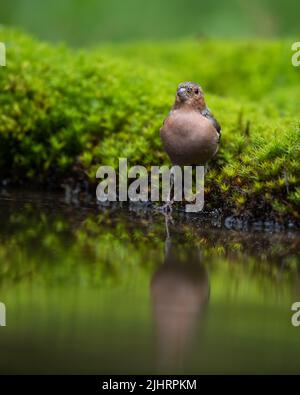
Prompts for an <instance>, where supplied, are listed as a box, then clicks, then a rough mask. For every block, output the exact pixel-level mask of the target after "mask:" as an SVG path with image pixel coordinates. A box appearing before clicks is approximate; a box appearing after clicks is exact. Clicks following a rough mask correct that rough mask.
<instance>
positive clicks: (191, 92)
mask: <svg viewBox="0 0 300 395" xmlns="http://www.w3.org/2000/svg"><path fill="white" fill-rule="evenodd" d="M182 106H188V107H193V108H195V109H197V110H200V111H202V110H204V109H205V107H206V104H205V100H204V94H203V90H202V88H201V86H200V85H198V84H196V83H195V82H182V83H181V84H179V85H178V88H177V92H176V99H175V107H176V108H179V107H182Z"/></svg>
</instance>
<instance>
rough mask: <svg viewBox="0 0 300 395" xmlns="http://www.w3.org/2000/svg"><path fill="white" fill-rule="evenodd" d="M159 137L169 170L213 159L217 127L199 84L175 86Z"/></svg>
mask: <svg viewBox="0 0 300 395" xmlns="http://www.w3.org/2000/svg"><path fill="white" fill-rule="evenodd" d="M160 137H161V141H162V145H163V147H164V150H165V151H166V153H167V154H168V156H169V158H170V160H171V162H172V164H173V166H175V165H179V166H196V165H202V166H205V165H206V163H207V162H208V161H209V160H210V159H212V158H213V157H214V156H215V154H216V153H217V151H218V149H219V144H220V140H221V126H220V124H219V122H218V121H217V120H216V118H215V117H214V116H213V114H212V113H211V111H210V109H209V108H208V107H207V105H206V102H205V98H204V92H203V89H202V88H201V86H200V85H199V84H197V83H195V82H190V81H189V82H182V83H180V84H179V85H178V88H177V91H176V97H175V103H174V104H173V106H172V108H171V111H170V113H169V115H168V116H167V118H166V119H165V120H164V122H163V125H162V127H161V128H160ZM173 183H174V181H173ZM173 183H172V178H171V184H173ZM172 186H173V185H171V188H172ZM169 200H170V199H169ZM166 206H167V208H168V209H170V208H171V207H172V203H171V204H170V201H169V202H167V205H166ZM163 207H165V206H163Z"/></svg>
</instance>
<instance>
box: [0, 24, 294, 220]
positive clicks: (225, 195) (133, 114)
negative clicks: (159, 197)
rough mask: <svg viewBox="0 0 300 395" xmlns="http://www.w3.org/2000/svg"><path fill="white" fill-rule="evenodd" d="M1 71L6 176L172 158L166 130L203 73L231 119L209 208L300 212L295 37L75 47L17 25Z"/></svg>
mask: <svg viewBox="0 0 300 395" xmlns="http://www.w3.org/2000/svg"><path fill="white" fill-rule="evenodd" d="M0 41H3V42H5V43H6V45H7V67H6V68H1V69H0V175H1V178H7V177H8V178H10V179H12V180H13V181H19V180H24V179H29V180H32V181H35V182H36V181H38V182H44V183H47V182H48V180H49V179H50V178H51V179H52V180H53V179H55V180H62V179H64V178H65V177H67V176H68V174H69V172H70V169H72V168H73V169H74V166H75V165H76V166H77V167H78V168H80V169H81V171H82V172H84V173H87V174H88V175H89V176H90V180H91V182H95V171H96V168H97V167H98V166H99V165H100V164H112V165H116V164H117V163H118V158H119V157H128V159H129V162H130V164H135V163H139V164H141V163H143V164H144V165H150V164H162V163H168V158H167V157H166V155H165V154H164V152H163V150H162V147H161V143H160V139H159V132H158V131H159V128H160V126H161V123H162V121H163V119H164V118H165V116H166V115H167V113H168V111H169V109H170V107H171V105H172V102H173V98H174V91H175V88H176V86H177V84H178V82H180V81H182V80H195V81H197V82H199V83H200V84H202V86H203V88H204V89H205V91H206V92H207V102H208V104H209V106H210V108H211V109H212V110H213V112H214V113H215V115H216V117H217V118H218V120H219V121H220V123H221V125H222V127H223V137H222V144H221V149H220V151H219V154H218V156H217V157H216V159H215V160H214V161H213V162H212V163H211V170H210V172H209V173H208V175H207V180H206V187H207V191H208V197H207V199H206V201H207V202H208V206H209V205H210V206H212V207H213V206H214V207H219V206H221V207H223V208H225V209H227V210H230V211H233V212H237V213H254V214H260V213H264V214H271V215H273V214H274V215H278V216H283V215H286V214H289V215H290V216H293V217H295V218H299V215H300V208H299V207H300V205H299V178H300V161H299V157H300V120H299V113H298V111H299V110H298V104H299V99H300V84H299V82H300V68H294V67H292V65H291V61H290V58H291V51H290V42H287V41H270V42H262V41H251V42H246V43H245V42H222V41H209V40H208V41H201V40H199V41H196V40H191V41H182V42H174V43H172V42H171V43H146V44H145V43H143V44H131V45H114V46H103V47H102V48H98V49H93V50H88V51H71V50H69V49H67V48H65V47H64V46H52V45H48V44H44V43H40V42H37V41H35V40H34V39H32V38H30V37H28V36H26V35H24V34H22V33H19V32H16V31H13V30H9V29H2V30H0Z"/></svg>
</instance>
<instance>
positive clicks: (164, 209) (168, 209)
mask: <svg viewBox="0 0 300 395" xmlns="http://www.w3.org/2000/svg"><path fill="white" fill-rule="evenodd" d="M172 204H173V202H172V201H168V202H166V203H165V204H164V205H162V206H160V207H158V208H157V209H158V210H159V211H162V212H163V213H164V214H171V213H172V211H173V207H172Z"/></svg>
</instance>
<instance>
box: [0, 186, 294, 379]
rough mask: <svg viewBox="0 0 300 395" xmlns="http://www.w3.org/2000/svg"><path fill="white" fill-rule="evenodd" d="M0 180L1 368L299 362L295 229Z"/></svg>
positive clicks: (271, 368)
mask: <svg viewBox="0 0 300 395" xmlns="http://www.w3.org/2000/svg"><path fill="white" fill-rule="evenodd" d="M165 221H166V218H165V217H164V216H163V215H162V214H160V213H155V212H153V211H151V210H149V209H147V208H145V207H144V206H140V207H139V206H132V207H130V208H129V209H128V208H123V209H122V208H120V207H115V208H111V207H110V208H108V207H107V208H105V207H103V206H102V207H97V206H95V205H94V203H92V202H88V201H87V202H86V203H84V204H81V205H77V204H74V202H73V203H72V204H70V202H68V204H67V203H66V201H65V199H64V197H63V196H60V195H53V194H45V193H44V194H40V193H36V194H34V193H31V194H28V193H27V194H24V193H21V192H19V193H13V194H11V193H10V194H5V193H2V194H1V198H0V223H1V228H0V301H1V302H4V303H5V304H6V308H7V326H6V327H5V328H4V327H0V350H1V358H0V370H1V371H2V372H19V373H26V372H27V373H28V372H30V373H34V372H37V373H55V372H59V373H63V372H65V373H162V372H169V373H176V372H182V373H234V372H235V373H299V371H300V363H299V352H300V327H299V328H296V327H293V326H292V325H291V315H292V312H291V305H292V303H294V302H295V301H300V292H299V291H300V283H299V278H300V277H299V254H300V253H299V251H300V249H299V247H300V237H299V234H298V233H297V232H276V231H273V232H258V231H256V232H253V231H248V232H242V231H235V230H230V231H229V230H226V229H224V225H223V223H224V221H223V219H221V218H219V217H214V218H211V217H210V218H206V217H204V218H202V219H199V218H196V217H185V216H184V215H180V214H176V215H174V216H173V220H172V221H171V219H170V218H167V225H168V230H169V232H166V227H165V225H166V223H165Z"/></svg>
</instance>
